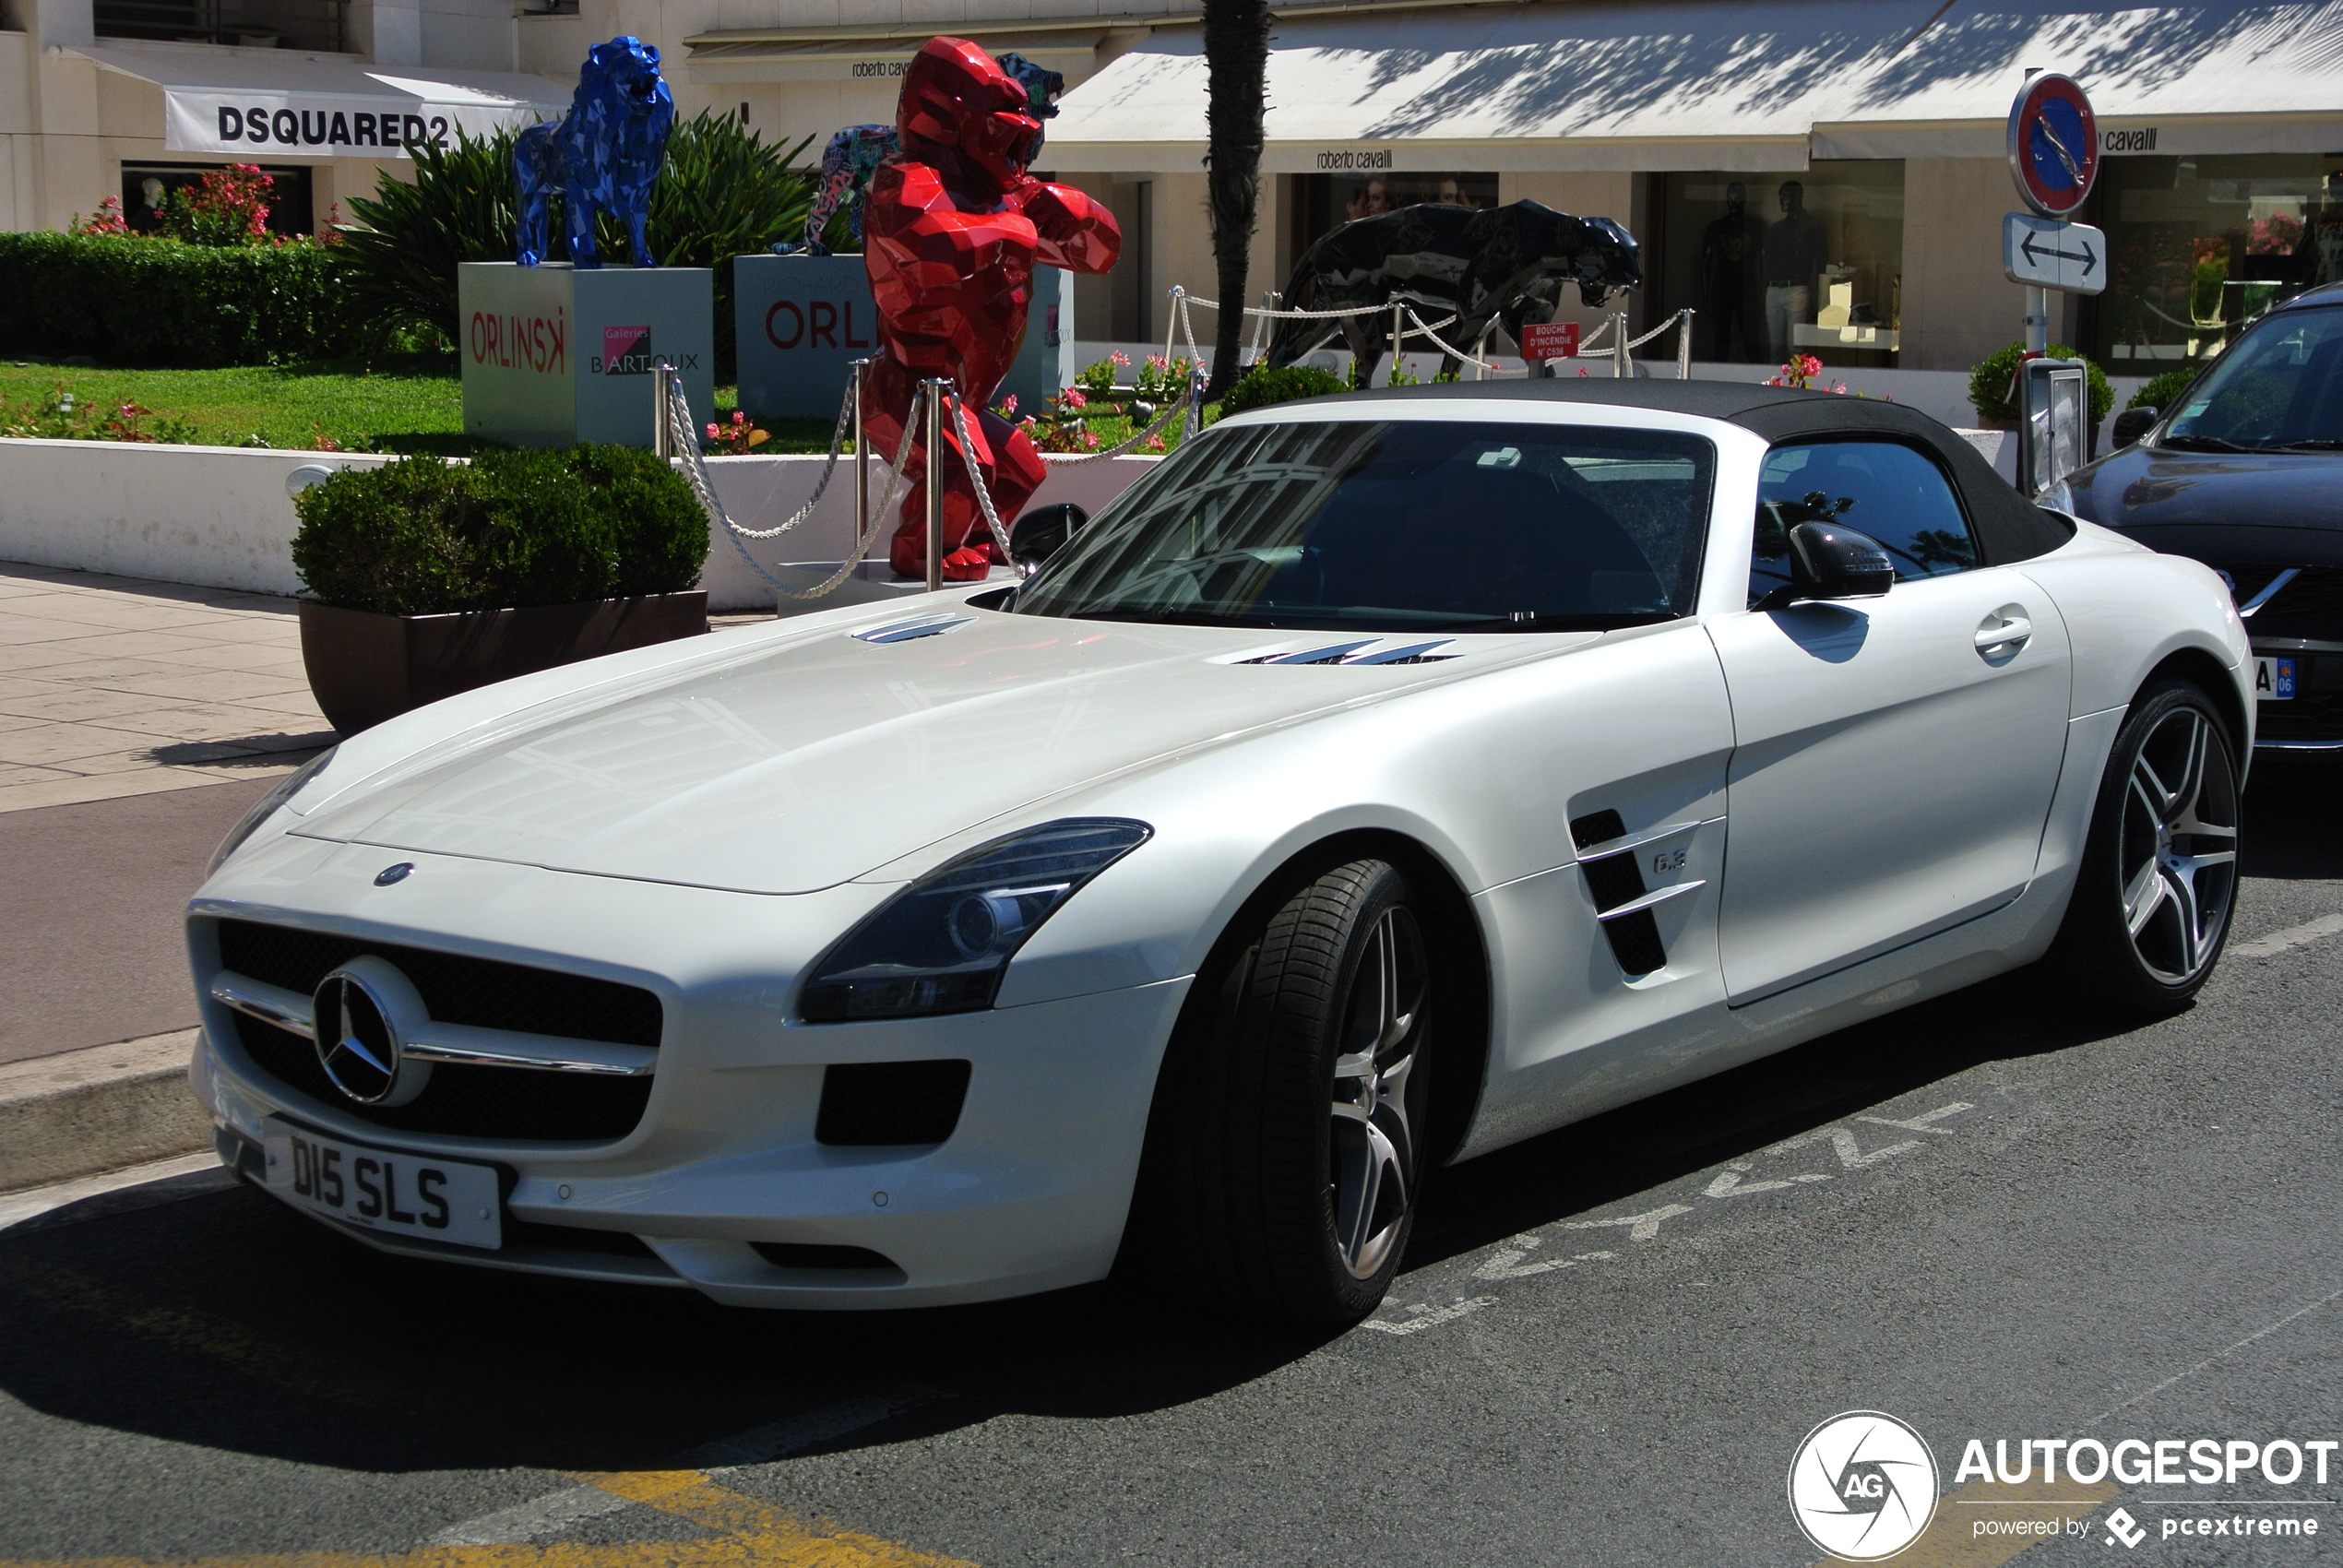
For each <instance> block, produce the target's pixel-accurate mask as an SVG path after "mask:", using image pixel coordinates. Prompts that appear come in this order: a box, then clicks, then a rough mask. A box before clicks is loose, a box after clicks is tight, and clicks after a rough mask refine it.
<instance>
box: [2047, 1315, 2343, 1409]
mask: <svg viewBox="0 0 2343 1568" xmlns="http://www.w3.org/2000/svg"><path fill="white" fill-rule="evenodd" d="M2337 1297H2343V1289H2336V1290H2329V1291H2328V1292H2327V1293H2326V1294H2325V1295H2324V1296H2321V1297H2320V1298H2319V1299H2318V1300H2317V1301H2313V1302H2312V1303H2311V1304H2310V1305H2309V1306H2307V1307H2297V1308H2295V1309H2294V1310H2293V1311H2292V1312H2290V1313H2287V1314H2286V1315H2285V1316H2284V1317H2282V1318H2280V1319H2278V1321H2277V1322H2276V1323H2272V1324H2264V1325H2263V1326H2262V1327H2260V1328H2257V1329H2255V1330H2254V1332H2253V1333H2251V1334H2249V1335H2247V1336H2245V1337H2244V1338H2242V1339H2241V1340H2239V1341H2238V1342H2237V1343H2236V1344H2234V1345H2231V1346H2230V1348H2227V1349H2225V1350H2216V1351H2214V1352H2213V1353H2212V1354H2211V1355H2209V1356H2207V1357H2206V1358H2205V1359H2204V1360H2201V1361H2199V1362H2197V1363H2196V1365H2194V1366H2193V1367H2191V1368H2189V1369H2188V1370H2187V1371H2186V1372H2174V1373H2173V1374H2172V1375H2171V1377H2168V1378H2166V1379H2165V1380H2164V1381H2163V1382H2161V1383H2159V1384H2157V1385H2156V1386H2155V1387H2153V1388H2147V1389H2143V1390H2141V1391H2140V1392H2139V1393H2137V1394H2135V1395H2133V1396H2131V1397H2130V1398H2129V1399H2126V1400H2124V1401H2123V1403H2122V1404H2120V1405H2116V1406H2112V1407H2111V1408H2109V1409H2108V1411H2107V1413H2106V1414H2105V1415H2099V1416H2094V1417H2092V1418H2091V1419H2090V1420H2087V1421H2086V1422H2084V1423H2083V1430H2085V1431H2087V1430H2089V1429H2090V1428H2092V1427H2095V1426H2097V1425H2099V1422H2101V1421H2103V1420H2107V1419H2108V1417H2110V1416H2112V1415H2114V1414H2115V1412H2116V1411H2118V1410H2128V1409H2130V1408H2132V1407H2133V1406H2135V1405H2136V1404H2138V1403H2139V1402H2140V1401H2141V1400H2143V1399H2153V1398H2155V1397H2156V1396H2158V1395H2159V1394H2161V1393H2163V1392H2164V1391H2165V1390H2166V1389H2168V1388H2170V1387H2171V1386H2172V1384H2176V1383H2185V1382H2187V1381H2188V1380H2189V1379H2190V1378H2193V1377H2194V1376H2195V1375H2196V1374H2197V1373H2198V1372H2203V1371H2204V1370H2205V1369H2206V1367H2209V1366H2211V1365H2212V1364H2213V1363H2214V1362H2216V1361H2220V1360H2228V1359H2229V1358H2230V1357H2231V1356H2234V1355H2236V1354H2237V1353H2238V1352H2239V1351H2240V1350H2242V1349H2244V1348H2246V1347H2247V1346H2248V1345H2251V1344H2253V1343H2254V1341H2255V1340H2256V1339H2260V1338H2262V1337H2264V1336H2266V1335H2271V1334H2276V1333H2277V1332H2278V1330H2279V1329H2281V1328H2284V1327H2285V1326H2286V1325H2287V1324H2289V1323H2292V1322H2293V1321H2294V1320H2295V1319H2296V1318H2298V1317H2302V1316H2305V1315H2307V1314H2309V1313H2314V1312H2316V1311H2318V1310H2319V1309H2320V1308H2321V1307H2323V1306H2325V1305H2326V1304H2327V1303H2328V1302H2329V1301H2334V1300H2336V1299H2337Z"/></svg>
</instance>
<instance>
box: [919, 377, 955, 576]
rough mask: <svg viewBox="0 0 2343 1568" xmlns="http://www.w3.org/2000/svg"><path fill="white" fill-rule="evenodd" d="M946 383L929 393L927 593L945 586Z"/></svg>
mask: <svg viewBox="0 0 2343 1568" xmlns="http://www.w3.org/2000/svg"><path fill="white" fill-rule="evenodd" d="M948 385H950V384H949V383H948V382H944V381H930V382H927V383H925V384H924V386H925V390H926V393H927V591H928V592H930V593H934V591H935V590H936V589H938V588H942V587H943V586H944V388H945V387H946V386H948Z"/></svg>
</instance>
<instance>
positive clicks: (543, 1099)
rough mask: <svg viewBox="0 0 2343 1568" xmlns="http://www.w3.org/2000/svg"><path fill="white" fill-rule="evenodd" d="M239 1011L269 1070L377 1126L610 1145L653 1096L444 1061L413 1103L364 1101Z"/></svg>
mask: <svg viewBox="0 0 2343 1568" xmlns="http://www.w3.org/2000/svg"><path fill="white" fill-rule="evenodd" d="M377 951H379V949H377ZM385 956H388V955H387V954H386V955H385ZM238 972H239V973H245V972H248V971H243V970H239V971H238ZM252 978H253V979H255V980H258V979H260V978H261V977H260V976H258V975H254V976H253V977H252ZM434 1016H436V1015H434ZM235 1021H236V1039H237V1040H238V1042H239V1043H241V1044H242V1045H243V1046H244V1054H245V1055H247V1056H249V1057H251V1058H252V1060H253V1063H254V1064H255V1065H256V1066H257V1067H258V1068H259V1069H260V1070H261V1071H262V1072H264V1073H266V1074H268V1075H269V1076H270V1077H273V1078H275V1079H276V1080H277V1081H278V1082H279V1083H281V1084H283V1085H284V1086H285V1087H287V1088H290V1089H295V1090H298V1091H299V1092H300V1093H302V1094H305V1095H307V1096H308V1097H309V1098H310V1099H314V1100H316V1101H317V1102H318V1103H319V1104H321V1105H330V1106H332V1107H334V1108H335V1109H336V1110H338V1111H343V1112H345V1113H346V1114H348V1115H351V1116H355V1117H357V1118H358V1119H359V1120H360V1121H362V1122H371V1123H374V1124H375V1126H378V1127H395V1128H398V1129H399V1130H400V1131H403V1132H409V1133H438V1134H446V1135H447V1136H450V1137H466V1138H495V1139H498V1140H500V1141H512V1142H520V1143H535V1142H561V1143H608V1142H610V1141H611V1140H613V1139H615V1138H623V1137H624V1136H625V1135H626V1134H629V1133H631V1132H633V1131H634V1130H635V1126H636V1123H638V1122H640V1121H642V1119H643V1108H644V1106H646V1105H647V1104H648V1103H649V1101H650V1095H651V1080H650V1079H649V1078H648V1077H641V1078H618V1077H601V1076H599V1075H592V1074H586V1073H539V1072H532V1071H529V1069H526V1068H516V1067H467V1066H464V1065H461V1064H459V1063H452V1062H442V1063H435V1064H434V1066H433V1068H432V1070H431V1082H430V1083H429V1084H427V1085H425V1086H424V1088H423V1092H422V1094H420V1095H417V1096H416V1097H415V1098H414V1099H412V1100H410V1101H409V1102H408V1103H407V1104H405V1105H398V1106H388V1107H385V1106H379V1105H361V1104H359V1103H357V1102H356V1101H355V1100H352V1099H349V1098H348V1097H346V1096H345V1095H343V1094H342V1092H341V1091H340V1090H339V1089H338V1088H336V1087H334V1085H333V1080H332V1079H330V1078H328V1077H327V1076H326V1069H325V1068H324V1067H323V1066H321V1065H320V1064H319V1063H318V1061H317V1051H316V1048H315V1046H314V1045H312V1044H311V1043H310V1042H309V1041H308V1040H306V1039H303V1038H302V1037H301V1036H299V1035H297V1034H294V1033H293V1032H292V1031H291V1030H290V1029H280V1028H277V1027H276V1026H275V1025H274V1024H264V1023H262V1022H261V1021H260V1020H259V1019H257V1018H256V1017H253V1016H251V1015H250V1014H246V1013H238V1014H236V1015H235Z"/></svg>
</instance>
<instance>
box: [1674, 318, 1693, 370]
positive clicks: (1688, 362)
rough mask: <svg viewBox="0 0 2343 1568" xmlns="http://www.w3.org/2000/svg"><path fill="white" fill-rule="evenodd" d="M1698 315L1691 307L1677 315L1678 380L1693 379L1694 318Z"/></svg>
mask: <svg viewBox="0 0 2343 1568" xmlns="http://www.w3.org/2000/svg"><path fill="white" fill-rule="evenodd" d="M1695 314H1696V313H1695V311H1694V310H1693V308H1692V307H1691V306H1690V305H1686V306H1685V307H1684V308H1683V310H1680V311H1678V312H1677V313H1676V379H1677V380H1679V381H1690V380H1691V379H1692V318H1693V316H1694V315H1695Z"/></svg>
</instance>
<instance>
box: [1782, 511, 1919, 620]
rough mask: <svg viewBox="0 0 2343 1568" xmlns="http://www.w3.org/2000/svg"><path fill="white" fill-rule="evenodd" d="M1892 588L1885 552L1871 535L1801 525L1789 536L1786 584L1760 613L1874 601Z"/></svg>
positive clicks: (1892, 571)
mask: <svg viewBox="0 0 2343 1568" xmlns="http://www.w3.org/2000/svg"><path fill="white" fill-rule="evenodd" d="M1895 586H1896V568H1895V565H1894V564H1892V563H1891V562H1889V560H1888V559H1887V552H1886V551H1885V550H1883V549H1881V548H1880V544H1879V541H1878V540H1875V539H1873V538H1872V537H1871V536H1870V535H1869V534H1861V533H1857V532H1856V531H1855V530H1854V529H1850V528H1848V527H1846V526H1845V525H1843V524H1840V523H1800V524H1798V525H1797V526H1796V527H1794V528H1792V529H1790V583H1789V586H1788V587H1786V588H1777V589H1775V590H1774V592H1772V593H1771V594H1768V595H1767V596H1766V603H1765V604H1764V605H1762V606H1760V608H1762V609H1766V610H1778V609H1780V608H1781V607H1782V606H1783V605H1786V604H1796V603H1798V602H1800V601H1801V600H1816V599H1876V598H1878V597H1879V596H1880V595H1881V594H1884V593H1885V592H1886V591H1887V590H1888V589H1889V588H1894V587H1895Z"/></svg>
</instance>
